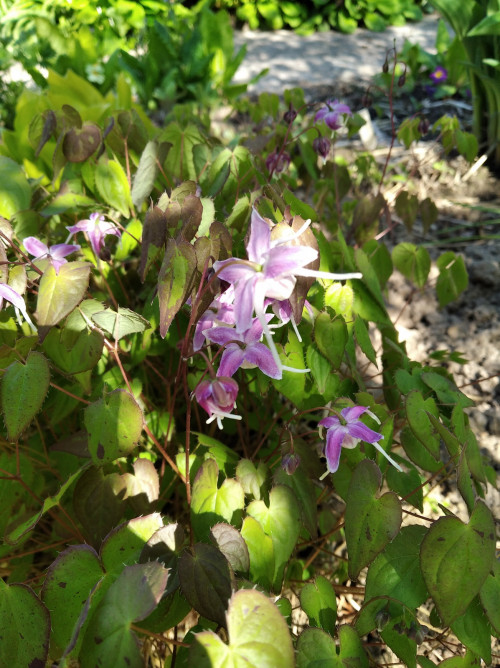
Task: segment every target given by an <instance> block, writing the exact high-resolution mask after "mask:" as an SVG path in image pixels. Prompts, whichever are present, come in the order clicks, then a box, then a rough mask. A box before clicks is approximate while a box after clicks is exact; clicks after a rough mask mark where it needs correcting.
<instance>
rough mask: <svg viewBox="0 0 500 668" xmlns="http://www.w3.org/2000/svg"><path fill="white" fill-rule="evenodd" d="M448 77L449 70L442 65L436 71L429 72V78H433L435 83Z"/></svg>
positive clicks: (442, 81)
mask: <svg viewBox="0 0 500 668" xmlns="http://www.w3.org/2000/svg"><path fill="white" fill-rule="evenodd" d="M447 78H448V71H447V70H446V69H445V68H444V67H442V66H441V65H438V66H437V67H436V69H435V70H434V72H431V73H430V74H429V79H432V81H434V83H437V84H439V83H444V82H445V81H446V79H447Z"/></svg>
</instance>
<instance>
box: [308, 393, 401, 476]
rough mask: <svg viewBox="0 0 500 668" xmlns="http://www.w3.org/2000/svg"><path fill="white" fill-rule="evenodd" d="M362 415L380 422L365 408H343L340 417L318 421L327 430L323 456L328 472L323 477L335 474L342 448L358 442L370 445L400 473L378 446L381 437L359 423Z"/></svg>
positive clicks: (399, 468)
mask: <svg viewBox="0 0 500 668" xmlns="http://www.w3.org/2000/svg"><path fill="white" fill-rule="evenodd" d="M363 413H366V414H367V415H369V416H370V417H372V418H373V419H374V420H375V421H376V422H378V423H379V424H380V420H379V419H378V418H377V416H376V415H374V413H372V412H371V411H370V410H368V408H366V406H353V407H352V408H343V409H342V410H341V411H340V417H339V416H337V415H332V416H329V417H326V418H323V420H320V422H319V426H320V427H326V429H327V432H326V445H325V449H324V454H325V457H326V463H327V467H328V470H327V471H326V473H325V474H324V475H325V476H326V475H327V474H328V473H335V471H337V469H338V467H339V461H340V453H341V450H342V448H348V449H352V448H355V447H356V446H357V444H358V443H359V441H365V443H371V444H372V445H373V446H374V447H375V448H376V449H377V450H378V451H379V452H381V453H382V454H383V455H384V457H386V459H388V460H389V461H390V462H391V464H392V465H393V466H394V467H396V468H397V469H398V471H402V469H401V467H400V466H399V464H398V463H397V462H395V461H394V460H393V459H392V457H390V456H389V455H388V454H387V452H386V451H385V450H384V449H383V448H382V446H381V445H380V444H379V441H380V440H382V439H383V438H384V437H383V435H382V434H379V433H378V432H376V431H373V429H370V428H369V427H367V426H366V425H365V424H364V423H363V422H361V420H360V419H359V418H360V417H361V415H363ZM323 477H324V476H323Z"/></svg>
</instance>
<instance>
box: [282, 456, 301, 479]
mask: <svg viewBox="0 0 500 668" xmlns="http://www.w3.org/2000/svg"><path fill="white" fill-rule="evenodd" d="M299 464H300V457H299V456H298V455H296V454H295V453H294V452H289V453H288V454H287V455H284V457H283V459H282V460H281V468H282V469H283V470H284V471H285V473H287V474H288V475H293V474H294V473H295V471H296V470H297V467H298V465H299Z"/></svg>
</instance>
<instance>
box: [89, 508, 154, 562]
mask: <svg viewBox="0 0 500 668" xmlns="http://www.w3.org/2000/svg"><path fill="white" fill-rule="evenodd" d="M161 528H163V520H162V517H161V515H160V513H151V515H145V516H143V517H135V518H134V519H132V520H129V521H128V522H124V523H123V524H120V526H118V527H116V528H115V529H113V531H112V532H111V533H110V534H108V536H106V539H105V540H104V542H103V544H102V546H101V560H102V563H103V565H104V568H105V569H106V571H107V572H109V573H117V572H121V570H122V569H123V566H124V565H131V564H135V563H137V562H138V561H139V557H140V556H141V554H142V552H143V550H144V548H145V546H146V544H147V543H148V542H149V541H150V540H151V537H152V536H153V535H154V534H155V533H156V532H157V531H159V530H160V529H161Z"/></svg>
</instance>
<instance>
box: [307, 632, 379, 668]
mask: <svg viewBox="0 0 500 668" xmlns="http://www.w3.org/2000/svg"><path fill="white" fill-rule="evenodd" d="M338 634H339V644H340V652H339V653H337V648H336V646H335V641H334V640H333V638H332V637H331V635H329V634H328V633H326V632H325V631H323V630H321V629H306V630H305V631H303V632H302V633H301V634H300V636H299V639H298V641H297V668H323V666H328V668H345V666H357V667H358V668H368V658H367V656H366V654H365V651H364V649H363V645H362V643H361V640H360V639H359V636H358V634H357V633H356V631H355V630H354V629H353V628H352V627H351V626H347V625H344V626H340V627H339V631H338Z"/></svg>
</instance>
